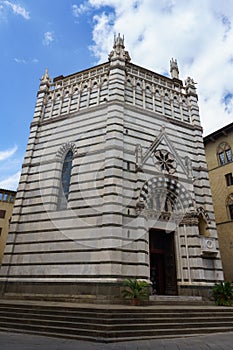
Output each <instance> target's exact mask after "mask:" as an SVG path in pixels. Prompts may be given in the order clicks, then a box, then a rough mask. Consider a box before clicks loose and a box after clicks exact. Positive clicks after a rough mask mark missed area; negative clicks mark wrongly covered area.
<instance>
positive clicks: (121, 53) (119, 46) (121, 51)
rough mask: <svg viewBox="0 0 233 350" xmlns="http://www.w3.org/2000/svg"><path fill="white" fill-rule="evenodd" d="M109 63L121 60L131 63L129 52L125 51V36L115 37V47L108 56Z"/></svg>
mask: <svg viewBox="0 0 233 350" xmlns="http://www.w3.org/2000/svg"><path fill="white" fill-rule="evenodd" d="M108 59H109V61H114V60H121V61H125V62H129V61H130V60H131V58H130V56H129V53H128V51H125V45H124V36H123V37H121V36H120V34H118V35H117V36H116V35H114V45H113V50H112V51H111V52H110V54H109V56H108Z"/></svg>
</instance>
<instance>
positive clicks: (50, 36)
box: [43, 32, 54, 46]
mask: <svg viewBox="0 0 233 350" xmlns="http://www.w3.org/2000/svg"><path fill="white" fill-rule="evenodd" d="M53 41H54V33H53V32H45V33H44V38H43V45H45V46H48V45H50V44H51V43H52V42H53Z"/></svg>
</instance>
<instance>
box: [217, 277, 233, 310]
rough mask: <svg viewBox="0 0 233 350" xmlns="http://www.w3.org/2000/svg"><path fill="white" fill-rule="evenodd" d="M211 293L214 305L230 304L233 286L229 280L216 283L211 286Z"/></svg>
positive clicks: (232, 296)
mask: <svg viewBox="0 0 233 350" xmlns="http://www.w3.org/2000/svg"><path fill="white" fill-rule="evenodd" d="M212 295H213V297H214V300H215V304H216V305H219V306H231V305H232V298H233V288H232V284H231V282H219V283H216V284H215V285H214V286H213V288H212Z"/></svg>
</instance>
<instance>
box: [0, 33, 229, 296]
mask: <svg viewBox="0 0 233 350" xmlns="http://www.w3.org/2000/svg"><path fill="white" fill-rule="evenodd" d="M170 72H171V77H167V76H163V75H160V74H157V73H155V72H152V71H150V70H148V69H146V68H143V67H140V66H137V65H135V64H133V63H131V59H130V55H129V53H128V52H127V51H126V50H125V46H124V38H122V37H121V36H120V35H118V36H116V37H115V38H114V46H113V50H112V51H111V52H110V54H109V59H108V61H107V62H106V63H103V64H100V65H98V66H95V67H92V68H90V69H86V70H84V71H81V72H78V73H75V74H71V75H69V76H65V77H64V76H62V75H61V76H59V77H57V78H54V79H53V81H52V80H51V79H50V77H49V74H48V71H47V70H46V72H45V74H44V76H43V77H42V79H41V83H40V86H39V90H38V94H37V101H36V107H35V112H34V117H33V120H32V123H31V127H30V136H29V140H28V145H27V150H26V154H25V158H24V162H23V166H22V173H21V177H20V183H19V187H18V192H17V196H16V201H15V206H14V210H13V216H12V220H11V227H10V233H9V239H8V242H7V246H6V250H5V255H4V258H3V263H2V267H1V273H0V286H1V289H0V290H1V293H2V295H4V296H5V297H7V296H12V295H13V296H15V297H22V296H24V297H25V296H26V297H29V298H34V297H37V298H38V297H39V298H43V299H45V298H50V299H52V298H54V299H56V300H57V299H60V300H67V299H68V300H71V299H74V300H78V299H80V298H81V299H82V298H83V299H85V300H89V301H112V302H113V301H114V300H119V298H120V296H121V294H120V290H121V285H122V281H123V280H124V279H127V278H137V279H143V280H146V281H149V282H151V285H152V293H153V294H158V295H185V296H204V297H207V296H208V295H209V291H210V288H211V287H212V286H213V284H214V283H216V282H218V281H220V280H223V273H222V263H221V257H220V253H219V244H218V236H217V231H216V225H215V218H214V213H213V206H212V198H211V192H210V186H209V179H208V172H207V166H206V160H205V153H204V146H203V139H202V127H201V125H200V116H199V108H198V96H197V92H196V88H195V84H194V81H193V79H192V78H190V77H188V78H187V79H186V80H185V82H182V81H181V80H180V79H179V70H178V65H177V62H176V60H174V59H172V60H171V61H170Z"/></svg>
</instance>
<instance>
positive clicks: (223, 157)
mask: <svg viewBox="0 0 233 350" xmlns="http://www.w3.org/2000/svg"><path fill="white" fill-rule="evenodd" d="M217 159H218V164H219V166H223V165H225V164H228V163H231V162H232V160H233V157H232V150H231V146H230V145H229V144H228V143H227V142H221V143H220V144H219V145H218V147H217Z"/></svg>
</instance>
